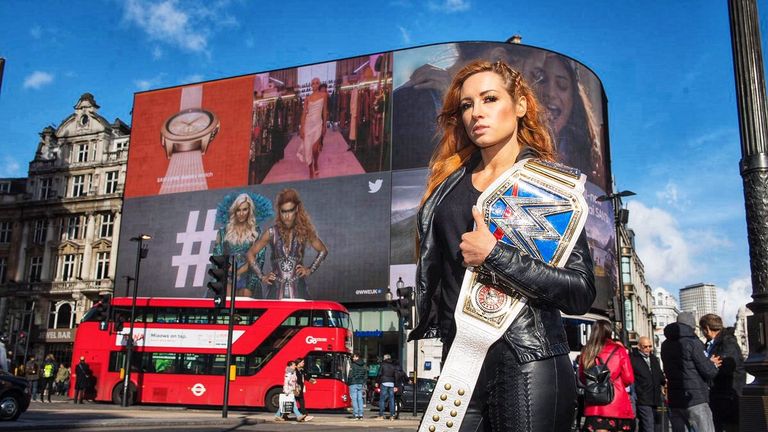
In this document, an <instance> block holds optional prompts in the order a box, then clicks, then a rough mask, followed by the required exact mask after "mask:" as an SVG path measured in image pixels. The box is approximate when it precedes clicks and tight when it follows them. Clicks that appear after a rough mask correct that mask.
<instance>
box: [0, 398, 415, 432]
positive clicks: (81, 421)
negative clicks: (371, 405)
mask: <svg viewBox="0 0 768 432" xmlns="http://www.w3.org/2000/svg"><path fill="white" fill-rule="evenodd" d="M375 414H376V413H375V411H370V410H366V418H365V419H364V420H363V421H354V420H352V419H351V418H349V415H348V414H347V413H333V412H332V413H312V415H313V416H314V418H313V419H312V420H311V421H309V422H302V423H299V422H296V421H283V422H276V421H274V420H273V418H274V414H273V413H268V412H264V411H237V410H231V409H230V410H229V413H228V418H226V419H225V418H222V417H221V410H220V409H198V408H184V407H166V406H133V407H130V408H122V407H119V406H116V405H113V404H102V403H85V404H83V405H75V404H73V403H72V402H71V401H69V400H65V399H64V398H59V400H54V402H53V403H52V404H48V403H45V404H43V403H40V402H39V401H36V402H32V405H31V406H30V407H29V410H28V411H27V412H25V413H24V414H22V415H21V417H20V418H19V420H17V421H15V422H2V423H0V431H17V430H25V431H38V430H39V431H42V430H51V431H54V430H74V429H87V430H89V431H127V430H131V431H135V430H142V431H165V430H168V431H171V430H189V431H196V432H197V431H199V432H214V431H354V430H366V431H371V432H375V431H413V430H416V428H417V427H418V420H417V419H418V418H420V417H412V416H411V415H410V414H409V413H404V414H403V416H402V418H401V419H398V420H395V421H389V420H377V419H375V418H374V417H375Z"/></svg>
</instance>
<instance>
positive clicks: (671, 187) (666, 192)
mask: <svg viewBox="0 0 768 432" xmlns="http://www.w3.org/2000/svg"><path fill="white" fill-rule="evenodd" d="M656 198H658V200H659V201H662V202H664V203H666V204H669V205H670V206H672V207H676V208H679V207H680V205H681V202H680V200H681V193H680V189H679V188H678V186H677V184H676V183H674V182H673V181H671V180H670V181H668V182H667V185H666V186H664V189H662V190H660V191H658V192H656Z"/></svg>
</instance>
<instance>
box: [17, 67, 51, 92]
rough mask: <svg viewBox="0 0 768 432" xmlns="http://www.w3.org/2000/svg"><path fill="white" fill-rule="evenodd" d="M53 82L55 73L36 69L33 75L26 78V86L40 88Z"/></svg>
mask: <svg viewBox="0 0 768 432" xmlns="http://www.w3.org/2000/svg"><path fill="white" fill-rule="evenodd" d="M52 82H53V74H50V73H48V72H42V71H34V72H32V74H31V75H29V76H27V77H26V78H24V88H25V89H26V88H31V89H35V90H37V89H40V88H41V87H43V86H45V85H48V84H50V83H52Z"/></svg>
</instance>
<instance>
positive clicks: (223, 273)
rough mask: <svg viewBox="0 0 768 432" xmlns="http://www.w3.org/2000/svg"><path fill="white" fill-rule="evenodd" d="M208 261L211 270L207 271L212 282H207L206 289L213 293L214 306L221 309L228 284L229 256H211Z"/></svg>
mask: <svg viewBox="0 0 768 432" xmlns="http://www.w3.org/2000/svg"><path fill="white" fill-rule="evenodd" d="M210 261H211V264H212V268H210V269H208V274H209V275H210V276H211V278H213V280H212V281H210V282H208V289H209V290H211V291H213V304H214V306H216V307H217V308H223V307H224V298H225V297H226V295H227V283H228V282H229V268H230V263H229V255H211V258H210Z"/></svg>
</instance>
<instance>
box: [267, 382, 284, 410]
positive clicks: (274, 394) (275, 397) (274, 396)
mask: <svg viewBox="0 0 768 432" xmlns="http://www.w3.org/2000/svg"><path fill="white" fill-rule="evenodd" d="M282 392H283V389H282V388H281V387H275V388H273V389H270V390H269V391H268V392H267V396H266V397H265V398H264V408H266V409H267V411H269V412H277V408H278V407H279V406H280V393H282Z"/></svg>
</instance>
